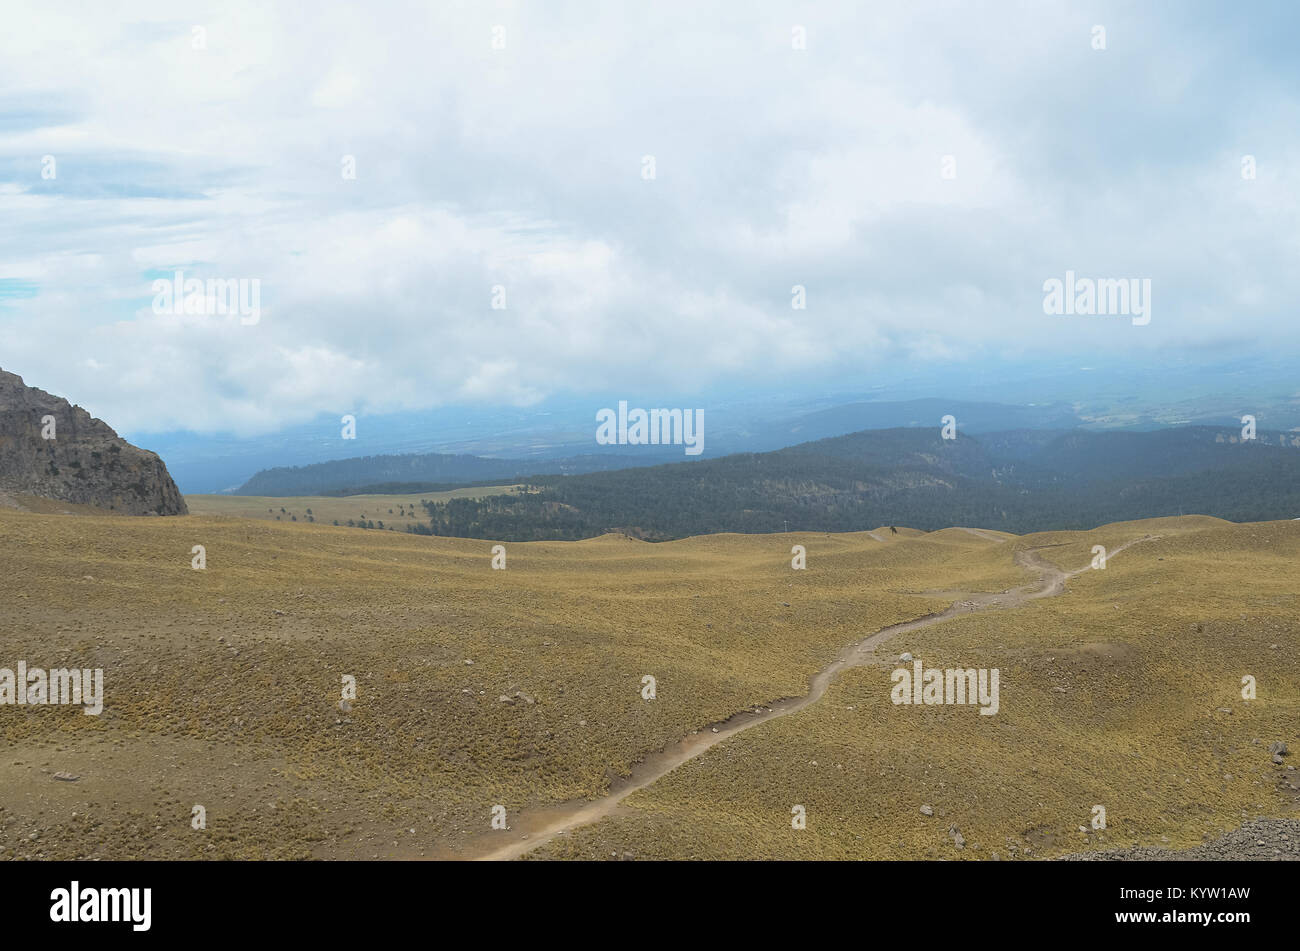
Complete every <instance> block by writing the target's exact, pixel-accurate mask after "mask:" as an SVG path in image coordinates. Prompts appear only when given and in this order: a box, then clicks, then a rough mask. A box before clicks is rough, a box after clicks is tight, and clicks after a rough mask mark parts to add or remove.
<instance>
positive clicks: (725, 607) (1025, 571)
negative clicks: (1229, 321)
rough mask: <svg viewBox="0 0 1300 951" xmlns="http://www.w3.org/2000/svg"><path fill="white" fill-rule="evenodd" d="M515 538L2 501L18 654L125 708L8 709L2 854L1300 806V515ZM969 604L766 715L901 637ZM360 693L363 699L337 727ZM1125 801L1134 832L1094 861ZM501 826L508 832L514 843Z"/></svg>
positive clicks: (604, 853) (684, 852)
mask: <svg viewBox="0 0 1300 951" xmlns="http://www.w3.org/2000/svg"><path fill="white" fill-rule="evenodd" d="M1150 536H1159V537H1158V538H1155V539H1153V538H1151V537H1150ZM1097 543H1100V544H1104V545H1106V546H1108V547H1109V548H1111V549H1112V550H1116V551H1117V550H1118V549H1119V548H1120V547H1121V546H1122V545H1124V544H1125V543H1134V544H1132V546H1131V547H1129V548H1128V549H1127V550H1125V551H1123V552H1122V553H1118V554H1114V555H1113V557H1112V560H1111V562H1110V564H1109V565H1108V567H1107V569H1106V570H1105V571H1104V572H1100V571H1098V572H1090V573H1085V574H1082V575H1079V576H1077V577H1073V578H1071V579H1069V580H1068V581H1067V582H1065V584H1064V587H1063V589H1062V591H1061V593H1059V594H1056V595H1055V596H1051V597H1042V598H1039V599H1037V600H1024V601H1023V602H1022V601H1021V597H1022V596H1013V595H1010V594H1008V592H1014V591H1016V590H1018V589H1019V590H1023V591H1025V592H1030V591H1034V590H1038V587H1039V585H1040V584H1041V578H1042V577H1043V575H1042V572H1043V571H1044V570H1045V569H1043V568H1040V567H1034V566H1035V565H1040V564H1049V565H1050V564H1058V565H1061V566H1064V567H1065V568H1067V569H1068V570H1071V571H1073V570H1075V569H1078V568H1080V567H1085V566H1086V565H1087V564H1088V562H1089V559H1090V558H1091V548H1092V545H1093V544H1097ZM196 544H202V545H204V546H205V549H206V556H207V562H206V568H205V569H204V570H201V571H196V570H193V568H192V566H191V549H192V546H194V545H196ZM796 544H798V545H803V546H804V547H805V548H806V551H807V568H806V569H804V570H792V568H791V547H792V546H793V545H796ZM1044 546H1049V547H1044ZM505 547H506V551H507V555H508V564H507V568H506V570H504V571H499V570H492V568H491V557H492V553H491V543H490V542H487V541H479V540H472V539H450V538H437V539H431V538H421V537H415V536H411V535H405V534H401V533H392V532H358V531H355V530H348V529H346V528H333V527H331V526H326V525H321V524H319V523H318V524H314V525H313V524H303V523H301V522H300V523H296V524H295V523H284V522H273V521H259V522H254V521H248V520H242V519H235V518H210V517H197V516H189V517H185V518H179V519H151V520H124V519H112V518H105V517H87V518H83V519H76V520H73V519H66V518H57V517H52V516H44V515H34V514H24V513H13V512H10V513H6V512H0V573H3V574H4V576H5V577H6V578H9V579H11V582H12V584H11V586H10V590H12V591H14V592H15V595H14V596H13V597H10V598H5V599H0V654H2V655H3V656H4V657H6V658H11V659H12V658H23V659H26V661H27V662H28V663H29V664H30V665H33V666H36V665H43V666H46V667H55V666H65V665H66V666H72V665H76V666H84V667H101V668H103V670H104V684H105V687H104V691H105V700H104V711H103V713H102V715H100V716H84V715H82V714H81V713H80V711H79V710H76V709H55V708H45V709H36V708H28V709H27V710H26V711H25V712H24V714H23V715H22V716H5V717H3V718H2V719H0V742H3V743H4V745H5V747H6V750H7V754H8V755H6V756H5V758H4V760H3V761H2V762H0V815H2V816H3V817H4V820H3V821H0V846H2V847H3V848H4V849H5V852H4V853H3V854H4V855H6V856H13V857H45V858H68V859H71V858H131V857H134V858H164V857H186V858H207V859H220V858H240V857H242V858H251V857H272V858H305V857H317V858H331V857H339V858H342V857H347V858H371V857H379V858H388V857H395V858H403V857H405V858H418V857H421V856H425V857H433V856H445V857H487V856H492V855H495V854H498V852H500V850H501V849H503V848H507V847H509V848H511V849H515V848H517V847H520V846H531V845H537V846H539V848H538V849H537V851H535V852H528V853H527V854H529V855H530V856H534V857H556V858H563V857H570V856H583V857H605V858H608V856H609V854H610V853H611V852H615V853H617V854H619V855H624V854H625V853H628V854H631V855H633V856H635V857H638V858H648V857H673V858H687V857H727V858H758V857H782V858H822V857H852V858H888V857H908V858H920V857H926V856H929V855H935V856H943V857H948V856H951V857H955V858H968V857H981V856H987V855H989V854H990V852H991V851H992V850H995V849H996V850H998V851H999V852H1000V853H1001V855H1002V857H1003V858H1022V857H1029V858H1035V857H1050V856H1054V855H1063V854H1066V853H1068V852H1077V851H1080V850H1086V849H1091V848H1098V849H1100V848H1123V847H1128V846H1134V845H1143V846H1152V845H1157V846H1158V845H1162V844H1171V845H1173V846H1178V847H1186V846H1187V845H1191V844H1195V843H1197V842H1199V841H1200V840H1201V838H1202V836H1205V835H1210V834H1213V833H1216V832H1217V831H1220V830H1222V829H1224V828H1228V827H1233V826H1235V825H1237V824H1240V823H1241V822H1242V821H1243V820H1244V818H1245V817H1246V816H1254V815H1260V816H1272V817H1279V816H1286V815H1293V814H1294V811H1295V809H1296V807H1297V803H1298V800H1297V796H1300V784H1297V781H1296V780H1295V779H1294V777H1295V773H1294V771H1291V770H1288V769H1287V768H1286V766H1285V765H1274V764H1272V763H1270V761H1269V755H1268V752H1267V746H1268V744H1269V743H1272V742H1275V741H1285V742H1287V743H1289V744H1290V748H1291V749H1292V750H1294V749H1296V747H1297V742H1300V737H1297V735H1296V732H1295V723H1296V722H1297V714H1300V707H1298V706H1297V699H1296V698H1297V697H1300V651H1297V650H1296V646H1297V630H1298V629H1300V601H1298V600H1297V595H1296V593H1295V585H1294V578H1295V564H1296V561H1297V558H1298V557H1300V523H1292V522H1275V523H1261V524H1248V525H1232V524H1228V523H1224V522H1221V521H1218V520H1215V519H1208V518H1201V517H1197V518H1183V519H1158V520H1149V521H1143V522H1137V523H1132V524H1119V525H1110V526H1106V527H1104V528H1101V529H1098V530H1097V531H1095V532H1090V533H1073V532H1057V533H1051V534H1048V535H1040V536H1030V537H1015V536H1011V535H1007V534H1004V533H994V532H987V531H985V532H972V531H965V530H962V529H945V530H943V531H938V532H933V533H929V534H922V533H919V532H916V531H915V530H912V529H907V528H902V527H901V526H900V528H899V531H898V532H897V533H894V532H891V531H889V528H888V526H885V527H883V528H882V527H881V526H873V527H872V531H871V532H863V533H856V534H846V535H826V534H823V533H791V534H788V535H762V536H741V535H718V536H705V537H693V538H688V539H683V540H680V541H675V542H669V543H666V544H662V545H647V544H645V543H642V542H638V541H635V540H632V539H629V538H626V537H622V536H610V535H607V536H603V537H599V538H594V539H590V540H587V541H582V542H573V543H555V542H536V543H518V544H507V545H506V546H505ZM1029 556H1032V557H1030V560H1025V558H1026V557H1029ZM1034 559H1037V560H1034ZM975 603H979V604H982V605H983V606H984V607H983V608H981V609H967V608H962V609H958V610H957V613H956V614H955V615H954V616H952V617H951V618H947V619H943V620H942V621H941V622H932V623H931V626H928V627H919V628H913V629H911V630H902V631H901V632H897V633H893V634H892V636H890V637H889V639H888V640H885V641H881V642H879V644H878V646H876V647H875V648H874V649H873V653H872V654H871V655H863V659H865V660H866V661H867V662H866V663H861V662H857V663H856V666H852V667H851V668H847V669H844V670H842V671H841V672H839V673H838V674H837V675H835V676H834V677H832V678H830V679H829V680H827V681H826V683H825V693H824V695H822V696H820V697H819V699H817V700H816V702H813V703H810V704H808V705H807V706H805V707H803V708H802V709H798V710H796V711H794V712H791V713H789V714H788V715H785V716H781V717H779V718H776V719H771V720H767V721H760V720H759V718H760V717H762V716H766V715H767V714H765V713H764V711H770V710H772V709H774V708H780V707H781V705H782V701H781V698H797V697H801V696H803V695H805V694H806V693H807V691H808V689H809V679H810V678H811V677H813V676H814V675H815V674H817V673H818V672H819V671H823V670H825V669H827V668H828V665H832V664H833V663H834V662H835V661H836V658H837V657H843V656H845V652H846V651H848V650H851V649H853V648H854V647H855V645H857V644H859V643H862V642H864V641H865V640H866V639H872V638H875V639H877V640H878V639H879V638H880V636H881V635H882V634H884V633H888V632H889V631H891V630H893V629H892V628H891V627H890V626H891V625H898V624H900V623H903V622H911V621H913V620H914V619H925V618H927V617H928V616H931V615H936V614H940V613H941V612H944V611H945V610H946V609H948V608H949V606H950V605H962V604H975ZM902 651H911V652H914V653H915V654H916V655H917V656H918V657H922V658H924V659H925V660H926V662H927V663H931V662H932V663H934V664H953V665H956V664H961V665H968V666H979V667H985V666H997V667H1001V668H1002V670H1003V686H1002V701H1001V712H1000V713H999V714H998V715H997V716H992V717H984V716H979V715H977V714H976V712H975V711H974V710H971V709H956V708H929V707H927V708H919V707H918V708H901V707H897V706H894V705H892V704H891V703H890V700H889V689H890V683H889V671H890V670H891V669H892V668H893V667H895V666H896V665H897V663H898V657H899V654H900V653H901V652H902ZM855 656H856V655H855ZM1243 673H1251V674H1253V675H1255V676H1257V678H1258V680H1259V685H1260V687H1259V698H1258V699H1257V700H1255V701H1244V700H1242V699H1241V698H1240V696H1239V691H1240V678H1241V676H1242V674H1243ZM343 675H351V676H355V677H356V679H357V698H356V700H355V701H353V702H352V703H351V704H350V706H348V707H347V708H346V709H341V708H340V707H339V705H338V704H339V699H340V682H341V678H342V676H343ZM646 675H652V676H654V677H655V678H656V680H657V684H658V692H657V697H656V698H655V700H654V701H653V702H648V701H646V700H645V699H643V697H642V694H641V691H642V689H643V687H642V684H643V679H642V678H643V677H644V676H646ZM1057 688H1061V691H1058V690H1057ZM1220 707H1223V708H1230V709H1231V710H1232V712H1231V713H1222V712H1217V711H1218V708H1220ZM755 711H757V712H755ZM748 719H753V720H755V721H756V722H755V725H753V726H752V728H750V729H746V730H745V731H744V732H740V733H734V734H727V733H725V732H724V733H719V734H713V733H712V732H711V731H712V729H713V727H715V726H717V727H719V728H720V729H722V730H724V731H725V730H728V729H730V728H729V727H727V726H726V724H725V722H724V721H731V722H732V723H733V724H735V723H741V724H743V723H744V722H746V721H747V720H748ZM715 736H718V737H721V738H722V741H720V742H718V744H717V745H715V746H713V748H712V749H709V750H707V752H705V751H703V750H701V751H700V753H701V755H699V756H697V757H694V758H691V759H690V760H689V761H686V762H683V763H682V764H680V765H679V766H677V767H676V768H673V769H671V770H670V771H668V772H667V773H665V774H664V775H663V776H662V777H660V778H659V779H657V780H655V781H654V782H652V783H651V784H649V785H648V786H646V787H645V788H643V789H640V790H638V791H633V792H632V793H631V794H630V795H629V796H628V798H626V799H625V800H623V803H622V806H621V808H620V809H619V810H617V811H616V812H614V813H612V814H610V815H609V816H608V817H606V818H600V819H598V821H594V822H593V823H591V824H588V825H575V826H573V827H572V828H571V829H568V830H567V831H565V832H564V834H563V835H557V836H554V837H548V838H544V837H543V835H542V830H543V829H545V828H546V827H547V826H548V824H549V823H552V822H555V821H562V822H568V821H570V820H571V819H572V817H574V816H576V815H578V814H579V813H580V812H581V810H583V809H586V808H589V807H591V808H597V809H600V808H603V806H602V803H604V802H605V801H606V800H604V799H603V798H602V797H605V796H607V795H608V794H609V793H611V792H612V791H621V790H626V788H627V782H628V780H627V779H625V778H624V777H629V776H634V775H641V774H640V773H638V770H642V769H644V766H643V765H642V764H645V763H647V762H652V761H653V760H654V757H655V756H656V755H659V751H665V750H666V751H670V752H671V751H673V750H677V749H678V748H679V745H680V744H681V743H683V742H686V741H688V740H690V741H692V742H695V741H698V740H699V738H700V737H703V738H705V740H709V739H711V738H713V737H715ZM232 769H237V770H238V775H239V777H240V781H239V783H237V784H235V785H232V784H231V782H230V777H231V775H232V774H231V770H232ZM55 773H65V774H69V775H71V776H73V777H75V780H74V781H67V782H59V781H56V780H55V779H54V774H55ZM1227 777H1231V778H1227ZM1098 802H1100V803H1105V804H1107V808H1108V809H1109V810H1110V815H1111V826H1110V829H1109V830H1108V831H1106V832H1105V833H1104V834H1100V835H1095V836H1088V837H1081V836H1080V835H1079V834H1078V833H1077V832H1076V831H1075V830H1076V829H1077V827H1078V826H1079V825H1083V824H1086V822H1087V815H1088V810H1089V809H1090V808H1091V807H1092V805H1093V804H1094V803H1098ZM196 803H197V804H202V805H203V806H204V807H205V809H206V814H207V829H206V830H205V831H204V832H203V833H201V834H200V833H198V832H195V831H194V830H193V829H192V828H191V826H190V821H191V810H192V808H193V806H194V805H195V804H196ZM792 803H797V804H801V805H804V806H806V807H807V810H808V816H809V823H808V828H807V829H806V830H804V831H803V832H801V833H796V832H795V831H794V830H792V829H791V827H790V809H791V804H792ZM920 804H930V805H931V806H932V807H933V810H934V813H935V814H934V816H933V817H929V818H926V817H923V816H921V815H920V814H918V812H917V810H918V807H919V805H920ZM495 805H503V806H504V807H505V808H506V810H507V813H508V817H509V826H510V831H503V830H492V829H491V828H490V818H491V811H492V808H493V806H495ZM72 813H76V817H75V818H69V817H70V816H71V814H72ZM950 825H955V826H957V827H959V828H960V829H961V831H962V834H963V835H964V836H965V837H966V840H967V841H968V842H969V843H970V846H969V847H968V848H966V849H964V850H957V849H955V848H954V846H953V841H952V839H951V838H950V837H949V835H948V834H947V831H946V830H947V829H948V828H949V826H950ZM412 830H413V831H412ZM32 834H35V836H36V838H34V839H33V838H31V837H30V836H31V835H32ZM524 835H529V836H530V838H528V839H526V840H525V839H523V838H522V836H524ZM1008 839H1010V840H1012V841H1013V842H1015V843H1019V844H1018V845H1017V848H1016V850H1015V851H1012V850H1010V849H1009V847H1008V846H1007V845H1006V842H1005V840H1008ZM1164 839H1168V840H1169V842H1168V843H1165V842H1164ZM976 845H978V846H979V849H978V850H977V849H976V848H975V846H976ZM1026 846H1027V847H1028V848H1026Z"/></svg>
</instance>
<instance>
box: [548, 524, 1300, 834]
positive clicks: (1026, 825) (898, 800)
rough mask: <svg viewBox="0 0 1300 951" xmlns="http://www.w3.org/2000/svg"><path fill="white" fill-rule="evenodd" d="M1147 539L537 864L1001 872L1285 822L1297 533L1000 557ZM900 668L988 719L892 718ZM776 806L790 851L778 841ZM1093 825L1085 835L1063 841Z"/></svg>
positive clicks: (774, 730) (1045, 540) (853, 679)
mask: <svg viewBox="0 0 1300 951" xmlns="http://www.w3.org/2000/svg"><path fill="white" fill-rule="evenodd" d="M1148 532H1150V533H1153V534H1164V535H1165V537H1164V538H1162V539H1160V540H1158V541H1155V542H1151V543H1147V544H1143V545H1140V546H1136V547H1134V548H1131V549H1129V550H1128V551H1126V552H1124V553H1123V554H1121V555H1119V556H1117V557H1116V558H1115V560H1114V561H1112V562H1111V563H1110V564H1109V565H1108V567H1107V569H1106V570H1105V572H1088V573H1086V574H1084V575H1081V576H1078V577H1076V578H1074V579H1072V580H1071V581H1070V582H1069V590H1068V591H1067V593H1066V594H1064V595H1062V596H1060V597H1057V598H1053V599H1045V600H1041V601H1036V602H1032V603H1030V604H1028V605H1026V606H1024V607H1022V608H1020V609H1018V610H1016V611H1014V612H1007V613H997V614H974V615H967V616H965V617H961V618H957V619H954V620H952V621H949V622H947V623H945V624H941V625H936V626H933V627H929V628H926V629H924V630H920V631H916V632H913V633H910V634H905V635H900V636H899V637H898V638H897V639H895V640H893V641H891V642H890V643H889V644H888V645H886V646H885V647H883V648H882V649H881V651H880V652H879V653H880V654H881V662H880V663H879V664H878V665H876V666H874V667H865V668H859V669H856V670H851V671H848V672H847V673H846V674H845V676H844V677H843V678H842V679H841V680H840V681H838V682H837V683H836V684H835V685H834V686H832V688H831V690H830V691H829V692H828V694H827V696H826V697H825V698H823V700H822V702H821V703H820V704H818V705H817V706H815V707H812V708H810V709H808V710H805V711H802V712H801V713H799V714H796V715H794V716H791V717H788V718H785V719H782V720H778V721H775V722H773V723H772V724H769V725H765V726H764V727H762V728H759V729H756V730H753V731H751V732H748V733H745V734H742V735H741V736H739V737H736V738H735V739H734V740H733V741H731V742H729V743H727V744H725V745H724V746H721V747H718V748H715V749H714V750H711V751H710V752H709V753H707V754H706V755H705V756H703V757H701V758H700V759H698V760H695V761H694V762H691V763H688V764H686V765H685V766H684V767H683V768H682V769H680V770H679V771H677V772H675V773H673V774H671V775H669V776H668V777H665V778H664V779H663V780H661V781H660V783H658V784H656V785H655V786H652V787H650V788H649V789H646V790H643V791H641V792H639V793H636V794H634V795H633V796H632V797H630V798H629V800H628V801H627V803H625V807H624V810H623V812H622V815H620V816H618V817H615V818H613V819H610V820H607V821H605V822H604V823H601V824H598V825H596V826H593V827H590V828H587V829H582V830H578V831H577V832H576V833H574V834H572V835H569V836H566V837H564V839H562V840H557V841H556V842H555V843H553V844H551V845H549V846H547V847H545V848H544V849H541V850H539V852H538V853H537V855H538V857H578V856H581V857H589V858H599V857H608V856H609V855H610V853H611V852H616V853H619V854H622V853H623V852H632V853H633V854H635V855H636V856H637V857H642V858H655V857H674V858H681V857H688V856H689V857H694V858H783V859H792V858H875V859H879V858H915V857H952V858H989V857H990V856H991V854H992V853H993V852H995V851H996V852H998V853H999V857H1001V858H1003V859H1007V858H1012V857H1020V856H1023V855H1024V854H1025V852H1026V850H1031V852H1032V854H1033V855H1037V856H1052V855H1057V854H1062V853H1064V852H1072V851H1082V850H1086V849H1091V848H1112V847H1117V846H1125V845H1134V844H1156V845H1159V844H1162V842H1163V841H1165V840H1167V841H1168V842H1169V843H1171V844H1172V845H1174V846H1189V845H1193V844H1196V843H1199V842H1200V841H1201V840H1202V839H1203V838H1205V837H1207V836H1213V835H1214V834H1216V833H1218V832H1219V831H1222V830H1225V829H1228V828H1233V827H1235V826H1237V825H1239V824H1240V823H1241V821H1242V820H1243V819H1244V818H1245V817H1247V816H1255V815H1270V816H1274V815H1294V814H1295V810H1297V809H1298V808H1300V788H1297V787H1300V779H1298V778H1296V777H1297V773H1295V772H1288V771H1286V770H1285V769H1284V768H1283V767H1279V766H1274V765H1272V764H1271V763H1270V762H1269V756H1268V753H1267V746H1268V744H1269V743H1270V742H1272V741H1274V740H1285V741H1286V742H1288V743H1289V744H1290V746H1291V748H1292V749H1293V750H1294V749H1295V747H1296V739H1297V730H1296V723H1297V722H1298V720H1300V716H1298V714H1300V651H1297V649H1296V644H1297V627H1298V624H1300V596H1298V595H1297V588H1296V563H1297V559H1300V524H1297V523H1293V522H1266V523H1257V524H1246V525H1233V524H1230V523H1227V522H1222V521H1219V520H1217V519H1203V518H1185V519H1153V520H1149V521H1143V522H1136V523H1128V524H1125V525H1115V526H1106V527H1104V528H1101V529H1098V530H1096V531H1095V532H1091V533H1078V534H1075V533H1050V534H1047V535H1043V536H1027V537H1025V538H1024V539H1020V540H1018V541H1016V542H1014V543H1013V544H1015V545H1019V546H1028V545H1039V544H1059V543H1061V542H1065V543H1066V544H1065V546H1064V547H1062V548H1059V549H1050V550H1049V551H1050V552H1052V553H1053V555H1052V557H1053V558H1054V559H1055V560H1058V561H1059V562H1060V563H1061V564H1062V565H1064V566H1066V567H1068V568H1075V567H1080V566H1082V565H1085V564H1087V563H1089V561H1090V560H1091V546H1092V545H1093V544H1095V543H1102V544H1106V545H1108V547H1111V548H1113V547H1116V546H1117V545H1118V544H1119V543H1120V542H1121V541H1122V540H1125V539H1127V538H1132V537H1136V536H1139V535H1142V534H1146V533H1148ZM902 651H910V652H912V653H913V654H914V655H915V656H917V657H919V658H921V659H922V660H923V662H924V663H925V664H926V666H927V667H928V666H937V667H957V666H962V667H998V668H999V669H1000V670H1001V675H1002V686H1001V711H1000V712H999V713H998V714H997V715H996V716H992V717H982V716H979V715H978V714H977V712H976V710H977V708H975V707H944V706H933V707H909V706H894V705H893V704H892V703H891V702H890V700H889V689H890V687H891V682H890V679H889V675H890V672H891V671H892V669H893V668H894V667H896V666H899V663H898V661H897V655H898V653H901V652H902ZM1243 674H1252V675H1254V676H1255V677H1256V678H1257V680H1258V684H1259V695H1258V698H1257V699H1256V700H1254V701H1250V702H1247V701H1245V700H1243V699H1242V697H1241V694H1240V690H1241V685H1240V680H1241V677H1242V675H1243ZM1221 707H1222V708H1226V709H1230V710H1231V711H1232V712H1231V713H1223V712H1219V708H1221ZM814 764H815V765H814ZM923 803H925V804H929V805H931V806H932V807H933V809H934V811H935V815H934V816H933V817H931V818H927V817H925V816H923V815H921V814H920V811H919V807H920V805H921V804H923ZM794 804H800V805H803V806H805V808H806V809H807V814H808V828H807V829H806V830H804V831H794V830H792V829H791V828H790V810H791V806H792V805H794ZM1096 804H1101V805H1104V806H1105V807H1106V809H1107V820H1108V828H1107V830H1106V831H1105V832H1103V833H1083V832H1080V831H1079V826H1081V825H1082V826H1089V824H1090V818H1091V809H1092V807H1093V806H1094V805H1096ZM954 825H955V826H956V827H957V828H958V829H959V830H960V831H961V834H962V835H963V836H964V837H965V839H966V842H967V847H966V848H965V849H964V850H961V851H959V850H957V849H956V847H955V845H954V844H953V841H952V839H951V838H950V837H949V835H948V829H949V827H950V826H954ZM1162 837H1163V839H1162ZM977 846H978V848H977ZM1013 847H1014V849H1013Z"/></svg>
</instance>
